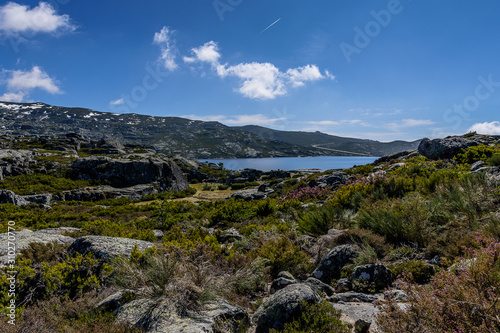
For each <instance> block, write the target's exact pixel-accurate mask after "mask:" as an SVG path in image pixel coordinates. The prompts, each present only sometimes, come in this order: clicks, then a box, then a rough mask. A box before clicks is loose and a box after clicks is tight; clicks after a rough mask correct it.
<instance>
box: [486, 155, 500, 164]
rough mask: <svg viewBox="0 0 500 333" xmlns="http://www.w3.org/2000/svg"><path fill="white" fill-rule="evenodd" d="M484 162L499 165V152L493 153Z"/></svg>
mask: <svg viewBox="0 0 500 333" xmlns="http://www.w3.org/2000/svg"><path fill="white" fill-rule="evenodd" d="M486 164H488V165H493V166H500V154H495V155H493V156H491V157H490V158H488V159H487V160H486Z"/></svg>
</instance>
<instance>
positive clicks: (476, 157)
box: [455, 145, 499, 164]
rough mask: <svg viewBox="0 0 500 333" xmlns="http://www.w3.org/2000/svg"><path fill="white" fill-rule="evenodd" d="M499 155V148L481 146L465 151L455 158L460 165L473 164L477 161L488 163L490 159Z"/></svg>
mask: <svg viewBox="0 0 500 333" xmlns="http://www.w3.org/2000/svg"><path fill="white" fill-rule="evenodd" d="M498 153H499V149H498V148H497V147H491V146H487V145H479V146H474V147H470V148H468V149H463V150H462V152H461V153H459V154H457V156H455V160H456V161H457V162H458V163H460V164H473V163H474V162H477V161H480V160H482V161H486V160H487V159H488V158H490V157H492V156H493V155H496V154H498Z"/></svg>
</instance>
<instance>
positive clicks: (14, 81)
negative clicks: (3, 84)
mask: <svg viewBox="0 0 500 333" xmlns="http://www.w3.org/2000/svg"><path fill="white" fill-rule="evenodd" d="M6 72H10V73H11V74H12V76H11V77H10V78H9V79H7V87H8V88H9V90H11V91H14V90H17V91H23V92H26V91H30V90H32V89H35V88H40V89H42V90H45V91H47V92H48V93H51V94H60V93H62V92H61V90H60V89H59V87H58V86H57V84H56V80H55V79H54V78H52V77H50V76H49V75H48V74H47V73H45V72H44V71H43V70H41V69H40V67H38V66H33V68H32V69H31V71H21V70H17V71H6Z"/></svg>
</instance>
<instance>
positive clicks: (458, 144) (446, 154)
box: [418, 136, 478, 160]
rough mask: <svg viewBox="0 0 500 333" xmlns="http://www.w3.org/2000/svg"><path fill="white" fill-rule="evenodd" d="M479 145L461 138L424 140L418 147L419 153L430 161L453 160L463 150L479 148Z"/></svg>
mask: <svg viewBox="0 0 500 333" xmlns="http://www.w3.org/2000/svg"><path fill="white" fill-rule="evenodd" d="M477 145H478V143H477V142H476V141H473V140H468V139H465V138H463V137H459V136H452V137H447V138H444V139H433V140H430V139H427V138H425V139H423V140H422V141H421V142H420V145H419V146H418V152H419V153H420V154H422V155H423V156H425V157H427V158H429V159H433V160H435V159H445V158H452V157H453V156H455V155H456V154H458V153H460V152H461V151H462V149H466V148H469V147H472V146H477Z"/></svg>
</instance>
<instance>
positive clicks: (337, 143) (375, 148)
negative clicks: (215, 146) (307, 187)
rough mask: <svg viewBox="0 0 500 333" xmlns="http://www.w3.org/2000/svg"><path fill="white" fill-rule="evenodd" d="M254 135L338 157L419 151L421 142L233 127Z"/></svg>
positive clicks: (255, 127) (256, 127) (253, 126)
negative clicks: (386, 140)
mask: <svg viewBox="0 0 500 333" xmlns="http://www.w3.org/2000/svg"><path fill="white" fill-rule="evenodd" d="M233 128H236V129H239V130H242V131H247V132H250V133H254V134H257V135H259V136H260V137H263V138H273V139H274V140H279V141H283V142H287V143H290V144H295V145H302V146H310V147H314V148H323V149H325V150H329V151H331V152H332V153H335V152H337V154H336V155H358V156H383V155H388V154H394V153H398V152H401V151H406V150H413V149H417V148H418V145H419V144H420V141H421V140H415V141H401V140H399V141H391V142H380V141H375V140H368V139H357V138H346V137H340V136H335V135H330V134H325V133H321V132H318V131H317V132H299V131H280V130H274V129H270V128H266V127H262V126H256V125H247V126H238V127H233Z"/></svg>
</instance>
